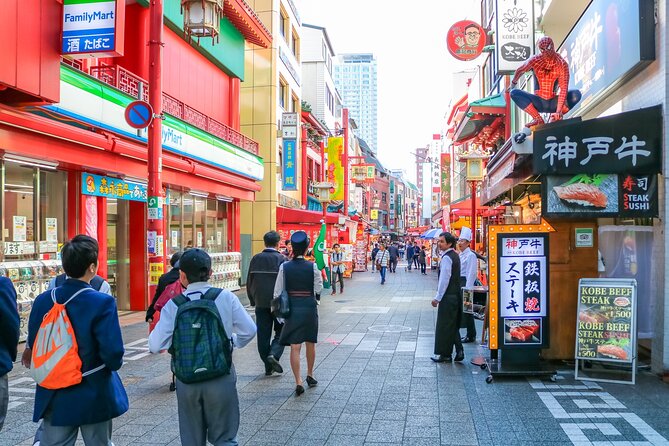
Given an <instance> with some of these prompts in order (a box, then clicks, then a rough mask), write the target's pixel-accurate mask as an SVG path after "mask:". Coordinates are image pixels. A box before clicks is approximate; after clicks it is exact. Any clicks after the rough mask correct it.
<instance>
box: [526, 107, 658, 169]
mask: <svg viewBox="0 0 669 446" xmlns="http://www.w3.org/2000/svg"><path fill="white" fill-rule="evenodd" d="M533 145H534V147H533V159H532V162H533V169H534V173H535V174H537V175H539V174H543V175H576V174H593V173H608V174H621V175H625V174H658V173H660V171H661V168H662V107H661V106H660V105H657V106H654V107H649V108H642V109H639V110H634V111H630V112H625V113H619V114H617V115H612V116H606V117H603V118H596V119H589V120H586V121H581V120H578V119H573V120H571V119H569V120H564V121H559V122H557V123H555V124H548V125H545V126H541V127H539V128H537V130H536V131H535V132H534V142H533Z"/></svg>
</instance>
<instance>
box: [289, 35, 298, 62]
mask: <svg viewBox="0 0 669 446" xmlns="http://www.w3.org/2000/svg"><path fill="white" fill-rule="evenodd" d="M290 49H291V50H292V51H293V55H294V56H295V59H296V60H297V61H298V62H299V61H300V38H299V37H297V32H296V31H295V29H294V28H293V32H292V33H291V37H290Z"/></svg>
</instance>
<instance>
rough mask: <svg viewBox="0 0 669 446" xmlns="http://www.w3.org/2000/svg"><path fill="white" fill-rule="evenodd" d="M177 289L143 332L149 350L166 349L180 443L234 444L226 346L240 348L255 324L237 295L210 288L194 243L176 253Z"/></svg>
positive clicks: (231, 373)
mask: <svg viewBox="0 0 669 446" xmlns="http://www.w3.org/2000/svg"><path fill="white" fill-rule="evenodd" d="M179 265H180V271H179V275H180V280H181V283H182V284H184V285H186V290H185V291H184V292H183V294H181V295H179V296H178V297H176V298H174V299H172V300H171V301H169V302H168V303H167V304H166V305H165V307H163V310H162V312H161V313H162V314H161V317H160V321H158V324H157V325H156V328H155V329H154V330H153V331H152V332H151V334H150V335H149V350H150V351H151V353H158V352H160V351H162V350H166V349H169V351H170V353H171V355H172V370H173V371H174V374H175V375H176V378H177V386H176V387H177V388H176V391H177V412H178V414H179V436H180V437H181V444H183V445H189V446H191V445H192V446H205V445H206V443H207V440H208V441H209V442H210V443H212V444H214V445H215V446H223V445H225V446H228V445H237V444H238V443H237V432H238V430H239V397H238V395H237V373H236V372H235V366H234V364H233V363H232V349H233V348H242V347H244V346H245V345H246V344H248V343H249V342H251V340H252V339H253V337H254V336H255V334H256V326H255V324H254V323H253V319H251V316H249V314H248V313H247V312H246V309H245V308H244V307H243V306H242V304H241V303H240V302H239V299H238V298H237V296H235V295H234V294H232V293H231V292H230V291H227V290H221V289H218V288H213V287H211V285H209V278H210V277H211V257H209V254H207V253H206V252H205V251H203V250H202V249H199V248H195V249H190V250H188V251H186V252H184V254H183V255H182V256H181V259H180V260H179Z"/></svg>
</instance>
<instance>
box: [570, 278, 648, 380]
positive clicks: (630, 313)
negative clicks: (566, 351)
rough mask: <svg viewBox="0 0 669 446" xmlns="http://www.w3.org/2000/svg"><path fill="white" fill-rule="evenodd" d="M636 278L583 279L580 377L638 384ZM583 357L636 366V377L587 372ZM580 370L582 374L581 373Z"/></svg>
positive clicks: (579, 323) (578, 323)
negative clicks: (599, 376)
mask: <svg viewBox="0 0 669 446" xmlns="http://www.w3.org/2000/svg"><path fill="white" fill-rule="evenodd" d="M636 290H637V285H636V280H635V279H581V280H580V281H579V284H578V306H577V308H578V310H577V311H578V315H577V319H576V379H581V380H591V381H595V380H596V381H604V382H615V383H623V384H634V383H635V378H636V361H637V352H636V350H637V348H636V344H637V343H636V304H637V302H636V300H637V298H636ZM582 361H590V362H592V363H598V362H607V363H614V364H617V365H622V366H631V367H632V381H631V382H630V381H621V380H610V379H595V378H590V377H587V376H584V375H583V374H582V370H579V369H580V367H579V365H581V364H582ZM579 372H581V375H580V376H579Z"/></svg>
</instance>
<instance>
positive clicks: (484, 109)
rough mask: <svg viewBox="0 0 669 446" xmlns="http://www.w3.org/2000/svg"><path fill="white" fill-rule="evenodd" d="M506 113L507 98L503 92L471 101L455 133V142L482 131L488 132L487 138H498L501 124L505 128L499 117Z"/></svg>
mask: <svg viewBox="0 0 669 446" xmlns="http://www.w3.org/2000/svg"><path fill="white" fill-rule="evenodd" d="M505 114H506V100H505V99H504V95H503V94H501V93H500V94H496V95H493V96H487V97H485V98H482V99H478V100H476V101H472V102H470V103H469V106H468V107H467V113H466V114H465V117H464V118H463V119H462V121H461V122H460V123H459V124H458V126H457V128H456V129H455V131H454V133H453V143H455V144H459V143H463V142H465V141H468V140H470V139H472V138H474V137H476V136H477V135H479V134H480V133H482V132H483V133H485V134H486V138H496V137H497V135H498V134H499V128H500V125H501V126H502V128H503V124H502V122H501V120H500V119H498V118H499V117H500V116H504V115H505ZM485 142H486V141H482V143H485Z"/></svg>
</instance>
